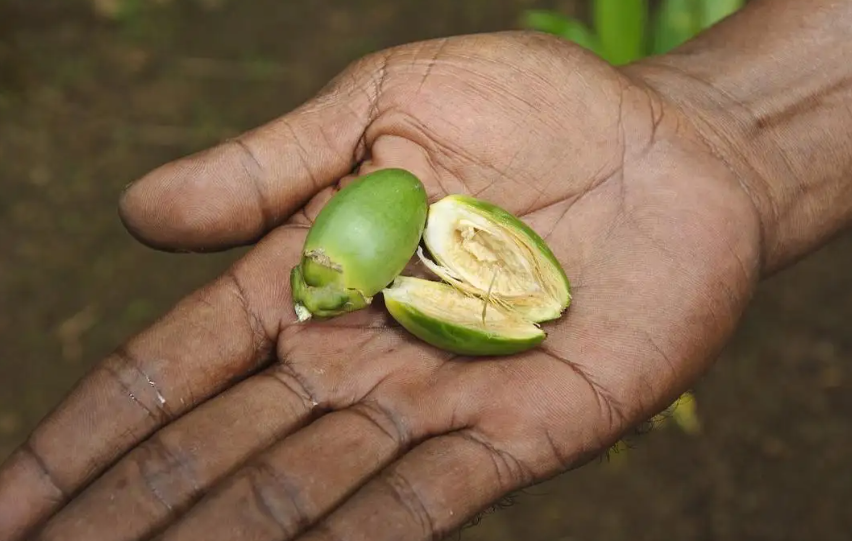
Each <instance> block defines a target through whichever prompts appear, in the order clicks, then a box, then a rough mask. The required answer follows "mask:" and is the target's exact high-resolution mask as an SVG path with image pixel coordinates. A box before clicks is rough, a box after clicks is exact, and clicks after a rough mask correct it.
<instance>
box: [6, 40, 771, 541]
mask: <svg viewBox="0 0 852 541" xmlns="http://www.w3.org/2000/svg"><path fill="white" fill-rule="evenodd" d="M387 167H402V168H405V169H408V170H410V171H412V172H414V173H415V174H416V175H417V176H419V177H420V178H421V179H422V180H423V182H424V184H425V185H426V187H427V191H428V193H429V196H430V199H431V200H432V201H435V200H437V199H439V198H441V197H443V196H444V195H447V194H451V193H467V194H472V195H475V196H476V197H479V198H481V199H485V200H487V201H490V202H492V203H495V204H497V205H500V206H502V207H504V208H506V209H508V210H510V211H511V212H514V213H516V214H517V215H519V216H521V217H522V218H523V219H524V220H525V221H526V222H527V223H529V224H530V225H531V226H532V227H533V228H534V229H536V230H537V231H538V232H539V233H540V234H541V235H542V236H543V237H545V238H546V240H547V241H548V243H549V244H550V246H551V247H552V249H553V251H554V253H555V254H556V256H557V258H558V259H559V260H560V261H561V262H562V264H563V266H564V268H565V270H566V272H567V274H568V277H569V278H570V279H571V282H572V293H573V297H574V298H573V303H572V306H571V308H570V309H569V311H568V313H567V314H566V316H564V317H563V318H562V319H560V320H558V321H555V322H552V323H549V324H545V326H544V328H545V330H546V331H547V332H548V338H547V340H546V341H545V342H544V343H543V344H542V346H540V347H538V348H536V349H534V350H531V351H528V352H526V353H524V354H521V355H517V356H512V357H504V358H497V359H487V358H486V359H481V358H477V359H470V358H459V357H453V356H451V355H449V354H447V353H446V352H442V351H438V350H435V349H434V348H431V347H430V346H428V345H425V344H424V343H422V342H419V341H417V340H416V339H415V338H413V337H412V336H411V335H409V334H407V333H406V332H404V331H403V330H402V329H401V328H400V327H399V326H398V325H396V324H395V323H394V322H393V320H392V319H390V317H389V316H388V315H387V314H386V313H385V311H384V309H383V307H382V306H381V302H377V303H375V305H374V306H373V307H371V308H370V309H367V310H364V311H360V312H356V313H353V314H349V315H346V316H343V317H339V318H335V319H332V320H328V321H325V322H312V323H309V324H297V323H296V322H295V315H294V314H293V313H292V306H291V302H290V299H289V282H288V274H289V270H290V268H291V267H292V266H293V265H294V264H295V263H296V262H297V260H298V255H299V251H300V249H301V247H302V242H303V240H304V236H305V233H306V231H307V227H308V226H309V225H310V220H311V218H312V217H313V216H315V215H316V213H317V212H318V210H319V209H320V208H321V207H322V205H323V203H324V202H325V201H327V199H328V197H330V195H331V194H332V193H333V191H334V190H335V189H336V186H338V181H340V179H343V180H342V182H344V183H345V182H346V181H347V180H349V179H351V178H353V177H354V176H357V174H360V173H364V172H366V171H369V170H374V169H382V168H387ZM122 215H123V217H124V219H125V222H126V223H127V225H128V227H129V228H130V229H131V231H133V232H134V234H135V235H137V236H138V237H139V238H140V239H141V240H143V241H144V242H146V243H148V244H150V245H152V246H156V247H159V248H164V249H177V250H194V251H200V250H220V249H225V248H228V247H231V246H235V245H239V244H245V243H251V242H255V241H257V245H256V246H255V247H254V248H253V249H252V251H251V252H250V253H249V254H248V255H247V256H246V257H245V258H244V259H242V260H241V261H239V262H238V263H237V264H236V265H235V266H234V267H233V268H232V269H231V270H230V271H229V272H228V273H227V274H226V275H224V276H223V277H221V278H220V279H219V280H217V281H216V282H214V283H212V284H210V285H209V286H208V287H205V288H204V289H202V290H200V291H199V292H196V293H195V294H193V295H192V296H190V297H188V298H187V299H185V300H184V301H183V302H182V303H180V304H179V305H178V306H177V307H176V308H175V309H174V310H173V311H172V312H171V313H170V314H168V315H167V316H166V317H165V318H163V319H162V320H161V321H159V322H158V323H156V324H155V325H154V326H152V327H151V328H150V329H148V330H146V331H145V332H143V333H141V334H140V335H139V336H137V337H136V338H134V339H133V340H132V341H130V342H129V343H128V344H126V345H125V346H123V347H122V348H120V349H119V350H118V351H117V352H116V353H115V354H114V355H112V356H111V357H110V358H108V359H106V360H105V361H104V362H103V363H101V364H100V365H99V366H98V367H97V368H96V369H95V371H94V372H93V373H92V374H90V375H89V376H88V377H87V378H86V379H85V380H84V381H83V382H81V384H80V385H79V386H78V387H77V388H76V389H75V390H74V391H73V393H72V394H71V395H70V396H69V397H68V398H67V399H66V401H65V402H64V403H63V404H62V405H61V406H60V407H59V408H58V409H57V411H55V412H54V413H53V414H52V415H51V416H50V417H48V418H47V419H46V420H45V421H43V422H42V424H41V425H40V426H39V427H38V429H37V430H36V431H35V432H34V434H33V435H32V437H31V438H30V440H29V441H28V442H27V444H26V445H24V446H22V448H21V449H19V450H18V452H17V453H16V454H15V455H14V456H13V457H12V458H11V459H10V461H9V462H8V463H7V464H6V465H5V466H4V468H3V470H2V471H0V519H2V520H0V537H3V538H4V539H6V538H9V537H10V536H11V537H12V538H13V539H15V538H16V537H15V534H17V535H22V534H23V532H24V530H25V529H27V528H31V527H33V526H36V525H38V526H39V527H38V528H36V529H37V531H39V532H40V535H41V537H37V538H39V539H63V540H75V539H93V538H107V537H108V538H109V539H116V540H118V539H122V540H124V539H127V540H130V539H146V538H150V537H152V536H161V538H162V539H181V540H189V539H203V540H208V541H212V540H216V539H236V538H239V539H252V540H255V539H257V540H266V539H268V540H283V539H295V538H298V539H304V540H307V539H311V540H314V539H316V540H319V539H324V540H332V539H334V540H337V539H347V540H350V539H353V540H354V539H365V540H366V539H370V540H380V539H432V538H440V536H441V535H443V534H445V533H446V532H449V531H451V530H453V529H454V528H456V527H458V526H459V525H461V524H462V523H464V522H465V521H466V520H467V519H469V518H470V517H471V516H472V515H473V514H475V513H476V512H477V511H479V510H481V509H482V508H483V507H485V506H487V505H488V504H489V503H491V502H493V501H495V500H497V499H499V498H500V497H502V496H503V495H505V494H507V493H508V492H511V491H514V490H517V489H518V488H521V487H523V486H527V485H529V484H532V483H536V482H539V481H541V480H544V479H546V478H548V477H550V476H552V475H554V474H557V473H559V472H563V471H565V470H566V469H569V468H572V467H576V466H578V465H580V464H582V463H583V462H584V461H585V460H587V459H589V458H591V457H593V456H595V455H596V454H598V453H600V452H601V451H602V450H604V449H605V448H606V447H607V446H609V445H611V444H612V443H614V442H615V441H616V440H617V439H618V438H619V437H620V436H621V435H622V434H623V433H624V432H625V431H627V430H629V429H630V428H631V427H633V426H635V425H636V424H637V423H639V422H641V421H643V420H645V419H647V418H648V417H650V416H651V415H653V414H654V413H656V412H658V411H659V410H660V409H661V408H663V407H665V406H666V405H667V404H669V403H670V402H671V401H672V400H673V399H674V398H676V397H677V396H678V395H679V394H680V393H681V392H682V391H683V390H685V389H686V388H687V387H688V386H689V385H690V383H692V382H693V381H694V379H695V378H696V377H697V376H698V375H699V374H700V372H701V371H702V370H703V369H704V368H706V366H707V364H708V363H709V362H710V361H711V360H712V359H713V358H714V356H715V354H716V353H717V351H718V349H719V347H720V346H721V345H722V344H723V343H724V341H725V339H726V338H727V337H728V336H729V334H730V333H731V331H732V330H733V328H734V326H735V325H736V323H737V320H738V318H739V316H740V314H741V312H742V310H743V309H744V307H745V304H746V303H747V301H748V300H749V296H750V294H751V291H752V288H753V286H754V284H755V282H756V280H757V278H758V274H759V246H758V244H759V243H758V237H759V232H758V229H759V227H758V220H757V217H756V213H755V210H754V206H753V204H752V202H751V199H750V198H749V197H748V195H747V194H746V192H745V191H743V189H742V188H741V187H740V185H739V184H738V182H737V178H736V177H735V176H734V173H732V172H731V171H730V170H729V169H728V168H727V167H726V166H725V165H724V164H723V163H722V162H721V161H719V160H717V159H716V158H715V157H714V154H713V153H712V152H711V151H710V149H709V148H708V147H707V146H706V145H705V143H704V142H703V138H702V137H701V135H700V133H699V132H698V131H696V129H695V128H694V127H693V125H692V124H691V123H690V121H689V119H688V117H687V115H685V114H684V113H683V112H682V111H680V110H678V109H677V108H676V107H674V106H673V105H671V104H670V103H669V102H667V101H666V99H665V98H664V97H663V95H662V94H660V93H658V92H657V91H655V90H653V89H651V88H650V87H648V86H646V85H644V84H643V83H642V82H641V79H638V78H635V77H633V78H631V77H628V76H626V75H624V73H623V72H620V71H617V70H615V69H613V68H611V67H610V66H608V65H607V64H605V63H603V62H601V61H599V60H598V59H596V58H595V57H593V56H591V55H589V54H587V53H585V52H584V51H582V50H580V49H578V48H576V47H574V46H573V45H571V44H568V43H564V42H562V41H559V40H556V39H553V38H549V37H545V36H541V35H535V34H525V33H507V34H493V35H481V36H469V37H461V38H453V39H448V40H441V41H434V42H425V43H418V44H413V45H408V46H405V47H400V48H397V49H392V50H388V51H384V52H382V53H379V54H376V55H373V56H371V57H368V58H366V59H364V60H362V61H360V62H358V63H356V64H354V65H353V66H351V67H350V68H349V69H348V70H346V71H345V72H344V73H343V74H341V76H339V77H338V78H337V79H335V81H334V82H333V83H332V84H331V85H330V86H328V87H327V88H326V89H324V91H323V92H322V93H321V94H320V95H319V96H318V97H317V98H316V99H314V100H312V101H310V102H309V103H307V104H305V105H304V106H302V107H301V108H299V109H298V110H296V111H294V112H293V113H291V114H289V115H287V116H285V117H282V118H281V119H278V120H276V121H274V122H272V123H270V124H268V125H266V126H264V127H262V128H259V129H257V130H255V131H253V132H250V133H247V134H245V135H244V136H242V137H240V138H238V139H237V140H235V141H230V142H228V143H225V144H223V145H221V146H219V147H217V148H215V149H212V150H209V151H206V152H204V153H201V154H199V155H195V156H191V157H189V158H186V159H183V160H180V161H177V162H174V163H171V164H168V165H166V166H164V167H162V168H160V169H158V170H156V171H154V172H153V173H151V174H150V175H148V176H147V177H145V178H143V179H142V180H140V181H139V182H137V183H136V184H135V185H134V186H133V187H132V188H131V189H130V190H129V192H128V193H127V194H126V195H125V197H124V199H123V201H122ZM406 272H407V273H422V272H423V270H422V269H421V268H419V267H418V265H417V264H412V266H411V268H410V269H408V270H407V271H406ZM377 300H378V299H377ZM69 449H73V452H69ZM87 485H88V486H87ZM84 487H86V488H85V490H82V489H84ZM80 490H82V492H80ZM104 532H109V535H108V536H107V535H106V534H105V533H104ZM158 538H160V537H158Z"/></svg>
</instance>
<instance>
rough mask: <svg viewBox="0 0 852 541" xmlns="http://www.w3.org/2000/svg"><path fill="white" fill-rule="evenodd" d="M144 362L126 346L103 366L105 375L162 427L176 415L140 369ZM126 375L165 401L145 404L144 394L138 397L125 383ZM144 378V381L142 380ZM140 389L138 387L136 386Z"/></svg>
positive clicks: (117, 349)
mask: <svg viewBox="0 0 852 541" xmlns="http://www.w3.org/2000/svg"><path fill="white" fill-rule="evenodd" d="M141 362H142V361H140V360H139V359H137V358H136V357H135V356H134V355H133V354H131V353H130V351H129V350H128V349H127V347H125V346H121V347H118V348H116V349H115V351H113V356H112V357H111V360H110V361H108V362H106V363H104V364H103V365H102V367H103V370H104V373H105V374H106V375H107V376H109V377H110V378H111V379H113V380H114V381H115V382H116V384H117V385H119V386H120V387H121V389H122V390H123V391H125V393H126V394H127V396H128V397H129V398H130V400H131V402H132V403H133V404H135V405H136V406H139V407H140V408H142V409H143V410H144V411H145V413H147V414H148V416H149V417H150V418H151V419H153V420H154V422H155V423H156V425H157V426H162V425H165V424H168V423H169V422H170V421H171V420H172V419H173V418H174V414H173V413H172V412H171V411H170V409H169V408H167V407H166V403H167V402H168V399H167V398H166V397H165V395H164V394H163V393H162V391H161V390H160V388H159V387H158V386H157V384H156V383H154V380H152V379H151V378H150V377H149V376H148V374H146V373H145V372H144V371H143V370H142V369H141V367H140V364H141ZM128 368H129V369H130V371H131V372H132V373H133V374H136V376H135V377H134V376H132V375H130V374H129V373H128V372H127V369H128ZM125 375H126V376H129V377H130V378H131V381H132V382H133V383H138V384H139V385H141V386H142V388H143V389H149V388H150V389H151V390H152V391H153V392H154V395H155V397H163V399H162V400H161V399H159V398H157V399H152V400H150V401H148V400H146V401H145V402H143V401H142V400H141V398H142V396H143V395H142V394H140V396H136V395H135V394H134V393H133V392H132V390H131V388H132V387H131V385H130V384H128V383H125ZM143 378H144V381H142V379H143ZM134 386H135V387H138V385H134ZM144 396H150V393H144Z"/></svg>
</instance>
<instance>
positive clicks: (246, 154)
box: [230, 137, 278, 234]
mask: <svg viewBox="0 0 852 541" xmlns="http://www.w3.org/2000/svg"><path fill="white" fill-rule="evenodd" d="M230 144H233V145H236V147H237V148H238V149H239V151H240V153H241V158H240V160H239V164H240V166H241V167H242V168H243V171H244V172H245V174H246V176H247V177H248V178H249V180H250V181H251V185H252V187H254V191H255V195H256V198H257V206H258V210H260V215H261V218H262V222H263V223H262V227H263V229H262V230H261V231H260V232H258V233H259V234H260V233H262V231H265V230H267V229H269V228H271V227H272V226H274V225H275V224H276V223H277V221H278V216H277V214H276V212H275V211H274V210H273V207H272V205H271V204H270V202H269V195H268V190H267V182H266V181H264V180H263V179H264V177H265V176H266V175H265V172H266V170H265V168H264V167H263V165H262V164H261V163H260V161H259V160H258V159H257V155H256V154H255V153H254V151H253V150H252V149H251V147H250V146H249V144H248V143H247V142H246V141H245V140H244V137H236V138H234V139H231V140H230Z"/></svg>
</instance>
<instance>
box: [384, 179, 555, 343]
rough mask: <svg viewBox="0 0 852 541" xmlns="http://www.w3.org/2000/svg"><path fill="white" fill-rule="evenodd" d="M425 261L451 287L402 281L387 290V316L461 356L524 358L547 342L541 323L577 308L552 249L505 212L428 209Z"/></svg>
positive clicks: (481, 207) (488, 207)
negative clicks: (571, 306) (521, 355)
mask: <svg viewBox="0 0 852 541" xmlns="http://www.w3.org/2000/svg"><path fill="white" fill-rule="evenodd" d="M423 241H424V244H425V245H426V247H427V248H428V250H429V252H430V254H431V256H432V257H433V258H434V259H435V261H431V260H429V259H428V258H426V257H425V256H424V255H423V252H422V251H421V250H419V249H418V251H417V253H418V255H419V256H420V259H421V260H422V261H423V263H424V264H425V265H426V266H427V267H428V268H429V269H430V270H431V271H432V272H434V273H435V274H436V275H438V276H439V277H440V278H442V279H443V280H444V281H445V282H446V283H436V282H431V281H428V280H421V279H416V278H409V277H398V278H397V279H396V280H395V281H394V283H393V284H392V285H391V286H390V287H389V288H386V289H385V290H384V291H383V293H382V294H383V296H384V299H385V304H386V306H387V308H388V311H389V312H390V313H391V315H392V316H393V317H394V319H396V320H397V321H398V322H399V323H400V324H401V325H402V326H403V327H405V328H406V329H407V330H408V331H409V332H411V333H412V334H414V335H415V336H417V337H418V338H420V339H421V340H424V341H425V342H428V343H430V344H432V345H434V346H436V347H439V348H442V349H445V350H447V351H452V352H455V353H459V354H463V355H500V354H504V355H507V354H511V353H518V352H520V351H524V350H527V349H530V348H532V347H534V346H536V345H537V344H539V343H541V341H542V340H544V338H545V333H544V331H543V330H541V329H540V328H539V327H538V325H536V324H537V323H540V322H544V321H549V320H553V319H556V318H558V317H560V316H561V315H562V313H563V312H564V311H565V309H566V308H567V307H568V305H569V304H570V302H571V293H570V283H569V281H568V278H567V276H566V274H565V271H564V270H563V269H562V266H561V265H560V264H559V261H558V260H557V259H556V257H555V256H554V255H553V252H552V251H551V250H550V248H549V247H548V246H547V243H546V242H545V241H544V240H543V239H542V238H541V237H540V236H539V235H538V234H537V233H536V232H535V231H533V230H532V229H531V228H530V227H529V226H527V225H526V224H524V223H523V222H522V221H521V220H520V219H518V218H517V217H516V216H514V215H512V214H511V213H509V212H507V211H506V210H504V209H502V208H500V207H498V206H496V205H493V204H491V203H487V202H485V201H481V200H478V199H475V198H473V197H469V196H463V195H450V196H447V197H445V198H443V199H441V200H440V201H438V202H436V203H434V204H432V205H431V206H430V207H429V214H428V216H427V220H426V228H425V230H424V233H423Z"/></svg>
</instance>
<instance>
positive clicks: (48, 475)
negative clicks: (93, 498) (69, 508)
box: [20, 437, 71, 502]
mask: <svg viewBox="0 0 852 541" xmlns="http://www.w3.org/2000/svg"><path fill="white" fill-rule="evenodd" d="M20 452H22V453H23V454H24V456H26V457H29V458H30V460H31V461H32V463H33V464H35V466H36V468H38V472H39V474H40V476H41V478H42V479H44V480H46V481H47V483H48V484H49V485H50V489H51V490H53V491H55V494H54V495H53V496H51V497H52V498H55V500H56V501H57V502H66V501H68V500H69V499H70V495H71V492H70V491H69V490H66V489H64V488H62V486H61V485H60V484H59V481H58V479H57V478H56V475H55V474H54V473H53V470H51V469H50V468H49V467H48V466H47V462H45V461H44V459H43V458H42V456H41V455H40V454H39V452H38V451H36V450H35V445H34V443H33V441H32V437H29V438H27V439H26V440H24V443H23V444H22V445H21V447H20Z"/></svg>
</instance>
